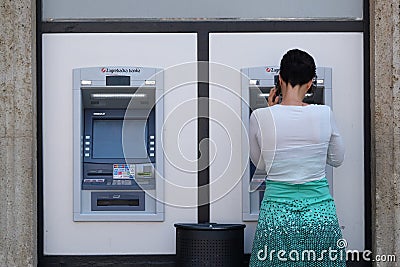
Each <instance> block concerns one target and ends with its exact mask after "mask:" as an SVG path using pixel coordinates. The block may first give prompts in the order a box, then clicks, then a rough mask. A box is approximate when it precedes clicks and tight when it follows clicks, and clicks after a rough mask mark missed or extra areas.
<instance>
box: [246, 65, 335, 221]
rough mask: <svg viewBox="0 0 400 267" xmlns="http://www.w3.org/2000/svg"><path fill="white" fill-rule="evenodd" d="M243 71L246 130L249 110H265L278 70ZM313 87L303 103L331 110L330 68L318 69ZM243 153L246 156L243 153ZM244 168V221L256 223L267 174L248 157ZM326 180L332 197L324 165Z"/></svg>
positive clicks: (329, 174) (329, 172)
mask: <svg viewBox="0 0 400 267" xmlns="http://www.w3.org/2000/svg"><path fill="white" fill-rule="evenodd" d="M241 72H242V114H241V115H242V121H243V124H244V127H245V130H246V131H247V132H248V129H249V118H250V115H251V113H252V111H254V110H256V109H258V108H264V107H267V106H268V104H267V98H268V96H269V92H270V90H271V89H272V88H273V87H274V85H275V84H276V82H277V79H278V74H279V67H274V66H263V67H251V68H243V69H242V70H241ZM316 72H317V75H316V77H315V78H314V82H313V86H312V88H311V89H310V91H309V92H307V94H306V96H305V98H304V100H303V101H304V102H306V103H309V104H324V105H328V106H330V107H331V108H332V69H331V68H325V67H319V68H317V71H316ZM247 138H248V136H247V134H242V144H243V146H244V147H245V146H246V144H248V140H247ZM244 154H245V153H244ZM242 160H243V162H244V165H243V166H246V169H245V171H244V174H243V179H242V195H243V196H242V197H243V206H242V207H243V210H242V213H243V221H257V220H258V215H259V212H260V205H261V201H262V199H263V197H264V191H265V182H264V181H265V179H266V176H267V173H266V172H265V171H262V170H258V169H256V168H255V165H254V164H253V163H252V162H251V160H250V159H249V157H248V155H243V158H242ZM326 177H327V179H328V182H329V184H330V191H331V194H332V192H333V191H332V186H333V181H332V177H333V170H332V167H331V166H326Z"/></svg>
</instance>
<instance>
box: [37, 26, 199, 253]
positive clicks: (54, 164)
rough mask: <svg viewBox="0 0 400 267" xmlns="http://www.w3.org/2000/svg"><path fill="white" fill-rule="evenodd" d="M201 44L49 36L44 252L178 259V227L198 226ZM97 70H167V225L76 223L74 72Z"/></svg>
mask: <svg viewBox="0 0 400 267" xmlns="http://www.w3.org/2000/svg"><path fill="white" fill-rule="evenodd" d="M196 46H197V39H196V34H44V35H43V184H44V188H43V189H44V196H43V197H44V200H43V205H44V223H43V226H44V253H45V254H48V255H52V254H53V255H79V254H81V255H96V254H102V255H105V254H113V255H115V254H174V253H175V228H174V226H173V225H174V223H176V222H186V223H191V222H197V209H196V208H195V207H194V206H195V204H196V203H197V189H196V185H197V167H196V164H193V162H192V161H190V160H195V159H196V157H197V121H196V117H197V100H196V96H197V84H196V83H195V82H194V81H196V78H197V67H196V66H197V65H196V64H194V63H193V64H187V63H188V62H194V61H196V59H197V58H196V57H197V47H196ZM185 63H186V64H185ZM180 64H185V65H184V66H181V65H180ZM93 66H144V67H145V66H148V67H156V68H164V69H165V73H164V79H165V85H164V88H165V93H166V94H165V98H164V116H165V124H164V136H163V145H164V149H165V150H166V154H168V156H169V160H165V163H164V166H165V169H164V175H165V180H166V182H165V201H166V206H165V221H164V222H73V217H72V215H73V214H72V211H73V209H72V204H73V201H72V195H73V194H72V142H73V140H72V114H73V113H72V69H73V68H81V67H93ZM188 103H189V104H188ZM176 129H179V133H180V134H179V135H178V136H177V135H176V131H177V130H176ZM178 146H180V148H181V150H178V149H177V147H178ZM182 154H183V155H185V157H186V159H190V160H186V161H185V160H182V159H181V158H180V157H181V155H182ZM183 205H185V207H182V206H183Z"/></svg>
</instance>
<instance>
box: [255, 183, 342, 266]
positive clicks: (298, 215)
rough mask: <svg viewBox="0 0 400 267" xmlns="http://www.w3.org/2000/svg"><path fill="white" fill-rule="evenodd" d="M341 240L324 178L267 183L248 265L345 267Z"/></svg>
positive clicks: (334, 209)
mask: <svg viewBox="0 0 400 267" xmlns="http://www.w3.org/2000/svg"><path fill="white" fill-rule="evenodd" d="M343 243H345V241H344V240H343V239H342V233H341V230H340V227H339V223H338V220H337V216H336V207H335V203H334V201H333V199H332V197H331V195H330V193H329V185H328V182H327V180H326V178H323V179H321V180H318V181H312V182H307V183H304V184H290V183H285V182H276V181H267V182H266V191H265V194H264V199H263V201H262V204H261V207H260V216H259V219H258V225H257V230H256V233H255V237H254V242H253V249H252V254H251V258H250V266H251V267H253V266H272V267H279V266H285V267H289V266H293V267H303V266H304V267H306V266H307V267H317V266H318V267H319V266H320V267H330V266H332V267H339V266H340V267H342V266H346V252H345V248H344V247H343Z"/></svg>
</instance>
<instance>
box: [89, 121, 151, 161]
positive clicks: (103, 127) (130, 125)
mask: <svg viewBox="0 0 400 267" xmlns="http://www.w3.org/2000/svg"><path fill="white" fill-rule="evenodd" d="M92 136H93V140H92V142H93V152H92V153H93V158H97V159H112V158H114V159H123V158H146V157H147V148H146V144H147V140H146V120H122V119H98V120H93V135H92Z"/></svg>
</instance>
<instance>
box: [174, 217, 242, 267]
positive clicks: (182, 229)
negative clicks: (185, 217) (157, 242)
mask: <svg viewBox="0 0 400 267" xmlns="http://www.w3.org/2000/svg"><path fill="white" fill-rule="evenodd" d="M174 226H175V227H176V257H177V266H179V267H186V266H191V267H192V266H193V267H194V266H201V267H204V266H210V267H211V266H212V267H217V266H228V267H235V266H238V267H239V266H242V264H243V254H244V248H243V246H244V244H243V243H244V237H243V236H244V228H245V227H246V226H245V225H244V224H216V223H206V224H185V223H177V224H175V225H174Z"/></svg>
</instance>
